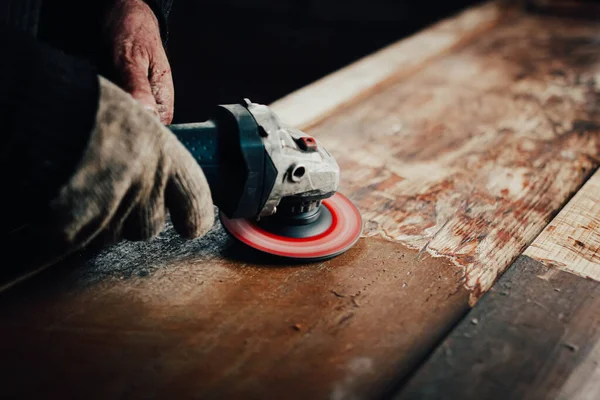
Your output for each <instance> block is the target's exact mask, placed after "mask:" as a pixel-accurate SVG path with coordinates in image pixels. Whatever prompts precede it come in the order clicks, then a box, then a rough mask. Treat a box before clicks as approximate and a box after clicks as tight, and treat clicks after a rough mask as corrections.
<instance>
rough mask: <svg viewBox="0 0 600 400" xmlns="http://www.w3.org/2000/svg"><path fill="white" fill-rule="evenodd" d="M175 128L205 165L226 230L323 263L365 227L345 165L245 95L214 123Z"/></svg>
mask: <svg viewBox="0 0 600 400" xmlns="http://www.w3.org/2000/svg"><path fill="white" fill-rule="evenodd" d="M168 128H170V129H171V131H172V132H173V133H174V134H175V136H176V137H177V138H178V139H179V140H180V141H181V143H183V144H184V145H185V147H186V148H187V149H188V150H189V151H190V153H191V154H192V155H193V157H194V158H195V159H196V161H197V162H198V164H200V166H201V167H202V169H203V171H204V174H205V175H206V178H207V180H208V184H209V186H210V189H211V193H212V197H213V203H214V204H215V205H216V206H217V207H218V208H219V210H220V217H221V223H222V225H223V227H224V228H225V229H226V230H227V231H228V232H229V233H230V234H231V235H232V236H234V237H235V238H236V239H238V240H239V241H241V242H242V243H245V244H246V245H248V246H250V247H252V248H254V249H257V250H259V251H261V252H264V253H268V254H271V255H276V256H279V257H284V258H287V259H290V258H292V259H302V260H304V261H307V260H312V261H315V260H323V259H327V258H331V257H334V256H336V255H338V254H341V253H343V252H345V251H346V250H348V249H349V248H350V247H351V246H352V245H354V243H355V242H356V240H358V238H359V236H360V234H361V231H362V219H361V216H360V213H359V212H358V209H357V208H356V207H355V206H354V205H353V204H352V203H351V202H350V201H349V200H348V199H346V198H345V197H344V196H342V195H341V194H339V193H337V190H338V185H339V176H340V170H339V166H338V164H337V162H336V161H335V159H334V158H333V157H332V156H331V154H329V152H327V150H325V149H324V148H323V147H322V146H321V144H320V143H319V142H318V141H317V140H316V139H315V138H313V137H311V136H309V135H307V134H305V133H303V132H301V131H299V130H297V129H294V128H291V127H288V126H286V125H284V124H283V123H281V121H279V119H278V118H277V116H276V115H275V114H274V113H273V112H272V111H271V110H270V109H269V108H268V107H266V106H263V105H259V104H254V103H252V102H250V101H249V100H245V101H244V102H243V103H241V104H230V105H223V106H218V107H216V109H215V111H214V113H213V114H212V117H211V118H209V119H208V120H207V121H204V122H200V123H193V124H177V125H170V126H168Z"/></svg>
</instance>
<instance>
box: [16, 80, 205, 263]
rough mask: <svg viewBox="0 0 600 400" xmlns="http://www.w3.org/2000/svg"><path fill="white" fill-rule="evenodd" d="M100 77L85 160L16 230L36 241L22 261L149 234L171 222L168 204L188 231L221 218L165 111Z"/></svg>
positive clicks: (21, 239)
mask: <svg viewBox="0 0 600 400" xmlns="http://www.w3.org/2000/svg"><path fill="white" fill-rule="evenodd" d="M99 79H100V103H99V109H98V113H97V116H96V124H95V127H94V129H93V132H92V134H91V137H90V139H89V144H88V147H87V149H86V151H85V154H84V155H83V158H82V160H81V161H80V163H79V167H78V168H77V170H76V171H75V173H74V174H73V175H72V177H71V178H70V180H69V181H68V182H67V183H66V184H65V185H64V186H63V187H62V188H61V190H60V192H59V194H58V196H57V197H56V198H54V199H53V200H52V201H51V203H50V204H49V206H48V207H47V212H46V213H45V217H44V218H42V219H40V220H39V221H38V222H37V223H36V224H35V225H31V226H28V227H27V228H26V229H23V230H22V231H20V232H18V233H17V234H15V235H13V239H12V240H13V241H14V243H16V244H15V245H14V246H13V245H11V248H14V249H19V248H21V247H23V245H22V244H24V245H25V247H27V248H34V249H35V251H29V252H22V251H19V253H21V255H20V256H19V259H20V262H21V263H22V264H26V265H28V266H32V265H33V266H38V265H49V264H53V263H55V262H57V261H59V260H60V259H62V258H64V257H66V256H68V255H70V254H71V253H73V252H76V251H79V250H81V249H83V248H84V247H86V246H88V245H89V244H92V243H94V244H98V243H101V245H102V246H104V245H108V244H111V243H115V242H117V241H119V240H121V239H129V240H133V241H139V240H148V239H150V238H152V237H154V236H156V235H157V234H158V233H160V231H161V230H162V229H163V227H164V224H165V220H166V210H167V209H168V211H169V213H170V216H171V221H172V223H173V226H174V228H175V230H176V231H177V232H178V233H179V234H180V235H181V236H182V237H184V238H197V237H200V236H203V235H204V234H206V232H208V230H209V229H210V228H211V227H212V225H213V222H214V206H213V202H212V198H211V192H210V188H209V186H208V183H207V181H206V178H205V176H204V173H203V172H202V169H201V168H200V166H199V164H198V163H197V162H196V160H195V159H194V158H193V157H192V155H191V154H190V153H189V152H188V151H187V149H186V148H185V147H184V146H183V145H182V144H181V143H180V142H179V141H178V140H177V138H176V137H175V135H174V134H173V133H172V132H171V131H170V130H169V129H167V128H166V127H164V126H163V125H162V124H161V123H160V121H159V120H158V118H156V117H155V116H153V115H151V114H149V113H147V112H146V111H145V110H144V109H143V107H142V106H140V104H139V103H138V102H136V101H135V100H134V99H133V98H132V97H131V96H130V95H128V94H127V93H126V92H125V91H123V90H122V89H120V88H119V87H117V86H116V85H115V84H113V83H112V82H110V81H108V80H106V79H105V78H102V77H100V78H99ZM19 244H21V247H19ZM25 253H26V254H25Z"/></svg>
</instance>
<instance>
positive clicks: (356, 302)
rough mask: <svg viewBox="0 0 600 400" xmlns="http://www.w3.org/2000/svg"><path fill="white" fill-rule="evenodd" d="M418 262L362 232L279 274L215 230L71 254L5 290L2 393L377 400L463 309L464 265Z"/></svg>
mask: <svg viewBox="0 0 600 400" xmlns="http://www.w3.org/2000/svg"><path fill="white" fill-rule="evenodd" d="M417 256H418V254H417V252H415V251H411V250H406V249H404V248H403V247H402V246H398V245H397V244H395V243H390V242H385V241H382V240H373V239H368V240H361V241H360V242H359V243H358V245H357V246H356V247H355V248H353V249H351V250H350V251H349V252H348V253H346V254H344V255H342V256H340V257H339V258H337V259H335V260H332V261H330V262H326V263H317V264H312V265H302V266H298V265H296V266H295V265H278V264H273V263H272V261H271V260H269V259H260V258H259V259H257V258H256V255H255V254H253V253H251V252H250V253H248V252H245V250H244V249H243V248H241V247H239V246H236V245H235V244H233V243H232V242H231V240H229V239H228V238H227V236H226V235H225V233H224V232H223V231H222V230H221V229H219V228H217V227H216V228H215V230H214V231H212V232H211V233H210V235H209V236H208V237H207V238H205V239H204V240H200V241H182V240H181V239H179V238H178V237H177V235H176V234H175V233H174V232H173V230H171V229H169V230H168V231H167V232H165V233H163V234H162V235H161V236H160V237H159V238H158V240H156V241H153V242H152V243H151V244H149V245H147V244H135V243H122V244H120V245H118V246H116V247H114V248H112V249H110V250H106V251H103V252H101V253H100V254H98V255H97V256H96V257H89V256H88V257H87V258H88V261H85V262H82V261H81V259H79V258H78V257H76V258H74V259H73V260H72V261H71V263H70V264H65V265H63V266H61V268H60V269H52V270H47V271H46V272H45V273H43V274H42V275H40V276H39V279H35V280H31V281H28V282H26V283H24V284H22V285H19V286H16V287H14V288H13V290H11V291H8V292H6V293H4V294H3V296H2V301H1V302H0V320H1V321H2V330H1V331H0V338H1V339H2V340H0V352H1V353H2V354H3V357H4V358H5V359H6V360H10V362H5V363H2V364H1V365H0V374H1V375H2V377H3V379H2V381H3V384H2V385H1V386H0V397H2V398H32V397H40V396H41V395H43V396H45V397H46V396H48V397H58V396H61V397H63V396H67V397H69V398H72V397H73V398H90V399H95V398H97V399H106V398H128V399H130V398H147V397H155V398H191V397H193V398H198V397H199V398H202V399H265V398H285V399H306V398H320V399H321V398H322V399H371V398H375V397H380V396H381V395H383V394H384V393H386V392H388V391H389V390H391V389H392V387H393V385H394V383H395V382H396V379H397V378H398V376H399V375H400V376H401V375H404V374H406V373H408V372H409V371H410V370H411V369H412V368H414V366H415V365H416V364H417V363H418V362H419V361H420V360H421V359H422V358H423V357H424V355H425V354H426V352H427V351H428V349H429V348H431V347H432V346H433V345H434V344H435V343H437V342H438V341H440V340H441V339H442V338H443V337H444V335H445V334H446V332H447V328H448V326H450V325H451V324H452V323H453V321H455V320H456V319H457V318H459V317H460V315H461V314H462V313H464V312H465V311H466V308H467V293H466V292H465V290H464V289H463V288H462V286H461V284H460V279H459V278H460V277H459V276H457V275H456V274H457V272H459V271H457V269H456V268H455V267H454V266H453V265H452V264H451V263H440V260H437V259H433V258H431V257H424V258H422V259H420V260H419V261H417ZM236 259H237V260H239V261H236ZM250 262H252V264H250ZM424 304H427V305H429V307H428V308H430V311H431V312H429V313H427V314H422V311H423V309H422V305H424Z"/></svg>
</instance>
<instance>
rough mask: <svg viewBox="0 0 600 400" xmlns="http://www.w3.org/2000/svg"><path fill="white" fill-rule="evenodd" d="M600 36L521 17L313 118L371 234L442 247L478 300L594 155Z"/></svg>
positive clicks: (599, 144) (585, 27) (591, 29)
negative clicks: (343, 107)
mask: <svg viewBox="0 0 600 400" xmlns="http://www.w3.org/2000/svg"><path fill="white" fill-rule="evenodd" d="M598 37H600V28H599V27H598V26H597V25H593V24H585V23H581V22H580V23H578V24H573V23H572V22H570V21H561V20H554V19H544V18H539V17H531V16H522V17H518V18H516V19H515V20H512V21H510V22H505V23H503V25H501V26H499V27H498V28H496V29H494V30H493V31H491V32H490V33H489V34H487V35H485V36H482V37H481V38H479V39H478V40H476V41H474V42H473V43H472V44H471V45H469V46H467V47H466V48H464V49H463V50H461V51H457V52H456V53H454V54H452V55H448V56H446V57H444V58H443V59H441V60H439V61H437V62H436V63H433V64H431V65H428V66H426V67H425V68H424V69H423V70H422V71H420V72H419V73H417V74H415V75H413V76H411V77H410V78H409V79H406V80H403V81H399V82H397V83H394V84H391V85H390V86H389V87H387V88H385V89H384V90H382V91H381V92H380V93H378V94H376V95H374V96H373V97H371V98H370V99H369V101H365V102H362V103H360V104H356V105H355V106H352V107H350V108H348V109H346V110H344V111H342V112H340V113H338V114H336V115H335V116H332V117H331V118H329V119H327V120H325V121H324V122H323V123H322V124H320V125H319V126H317V127H316V128H315V129H313V130H312V131H311V133H312V134H314V135H315V136H317V137H319V139H320V140H321V141H322V142H323V143H324V145H325V146H326V147H327V148H328V149H329V150H330V151H331V152H332V153H333V154H334V156H335V157H336V158H337V159H338V162H339V163H340V166H341V170H342V179H343V182H342V187H341V191H342V192H343V193H345V194H346V195H347V196H349V197H350V198H351V199H352V200H353V201H354V202H355V203H356V204H357V205H358V207H359V208H360V209H361V211H362V213H363V216H364V218H365V220H366V230H365V236H379V237H384V238H386V239H388V240H392V241H397V242H401V243H404V244H406V245H407V246H409V247H411V248H414V249H418V250H420V251H421V252H427V253H429V254H431V255H433V256H436V257H439V256H443V257H448V258H450V259H451V260H452V261H453V262H454V263H455V265H457V266H459V267H460V268H462V269H464V272H465V276H466V281H465V285H466V287H467V288H468V289H469V290H470V291H472V296H471V303H472V304H473V303H474V302H475V301H476V300H477V299H478V298H479V297H480V296H481V294H482V293H484V292H485V291H487V290H488V289H489V288H490V287H491V285H492V284H493V283H494V281H495V280H496V279H497V277H498V276H499V275H500V274H501V273H502V272H503V271H504V270H505V269H506V268H507V267H508V266H509V265H510V263H511V262H512V261H513V260H514V259H515V258H516V257H517V256H518V255H519V254H520V253H521V252H522V251H523V250H524V249H525V248H526V247H527V245H529V243H531V241H532V240H533V239H534V238H535V237H536V236H537V235H538V234H539V232H540V231H541V230H542V229H543V227H544V226H545V225H546V224H547V223H548V221H549V220H550V219H551V217H552V216H553V215H554V214H555V213H556V212H557V211H558V210H559V209H560V208H561V207H562V206H563V205H564V203H565V202H566V201H567V200H568V199H569V198H570V196H571V195H572V194H573V193H574V192H575V191H576V190H577V189H578V188H579V187H580V186H581V185H582V184H583V183H584V181H585V180H586V178H587V177H588V176H589V175H590V173H591V172H592V171H593V170H594V169H595V168H596V167H597V166H598V160H597V158H596V155H597V154H598V151H599V150H600V141H599V139H598V134H599V133H600V114H599V111H598V110H600V101H599V99H600V91H599V89H600V88H599V83H598V76H599V74H600V64H599V62H600V42H599V41H598V40H597V38H598Z"/></svg>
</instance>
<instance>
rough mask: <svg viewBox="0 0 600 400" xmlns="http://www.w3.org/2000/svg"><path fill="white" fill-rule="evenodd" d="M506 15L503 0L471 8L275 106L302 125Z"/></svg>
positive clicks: (287, 119) (283, 116)
mask: <svg viewBox="0 0 600 400" xmlns="http://www.w3.org/2000/svg"><path fill="white" fill-rule="evenodd" d="M505 15H506V10H505V7H504V6H503V5H502V4H501V2H495V1H494V2H489V3H484V4H483V5H481V6H477V7H473V8H469V9H467V10H465V11H463V12H462V13H460V14H459V15H457V16H456V17H454V18H448V19H445V20H443V21H441V22H439V23H437V24H435V25H433V26H431V27H429V28H427V29H425V30H424V31H423V32H420V33H419V34H417V35H414V36H412V37H409V38H407V39H404V40H400V41H398V42H396V43H394V44H392V45H390V46H387V47H385V48H383V49H381V50H379V51H377V52H375V53H373V54H371V55H369V56H367V57H364V58H362V59H361V60H359V61H357V62H355V63H353V64H351V65H349V66H347V67H344V68H342V69H340V70H339V71H337V72H334V73H332V74H329V75H327V76H326V77H324V78H322V79H320V80H318V81H316V82H314V83H313V84H311V85H308V86H306V87H304V88H302V89H300V90H297V91H295V92H293V93H290V94H289V95H287V96H285V97H283V98H281V99H279V100H277V101H276V102H274V103H273V104H271V105H270V107H272V108H273V110H274V111H275V112H276V113H277V114H278V115H279V116H280V118H281V119H282V120H283V121H285V122H286V123H288V124H290V125H292V126H297V127H299V128H302V129H308V128H309V127H311V126H313V125H315V124H317V123H318V122H319V121H321V120H322V119H323V118H325V117H326V116H329V115H331V114H333V113H334V112H335V111H337V110H339V109H340V108H342V107H343V106H345V105H348V104H350V103H352V102H356V101H358V100H359V99H361V98H364V97H365V96H367V95H368V94H369V93H371V92H372V91H374V90H377V89H378V88H379V87H381V86H384V85H386V84H387V83H388V82H389V81H390V80H392V79H398V78H401V77H406V76H408V75H410V74H411V73H413V72H415V71H417V70H418V69H419V68H420V67H422V66H423V65H425V64H427V63H428V62H431V61H432V60H434V59H436V58H437V57H440V56H441V55H443V54H445V53H447V52H449V51H451V50H452V49H454V48H456V47H458V46H461V45H462V44H464V43H466V42H468V41H469V40H471V39H472V38H473V37H475V36H477V35H480V34H482V33H483V32H485V31H486V30H488V29H490V28H492V27H493V26H494V25H495V24H496V23H498V21H499V20H501V19H502V18H503V17H505Z"/></svg>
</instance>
